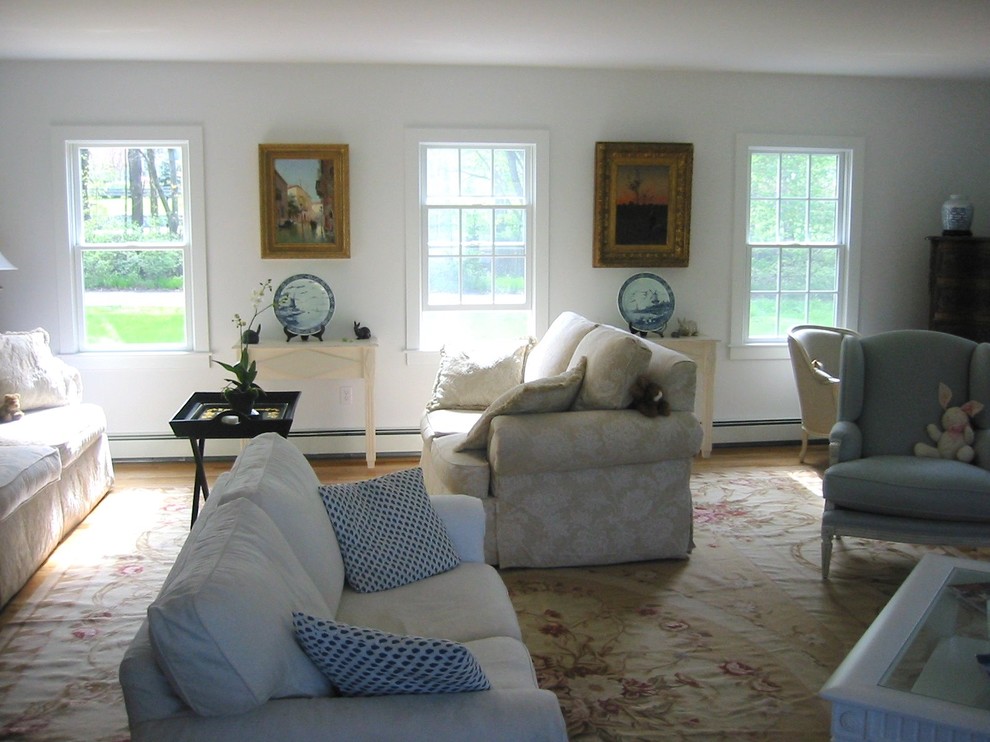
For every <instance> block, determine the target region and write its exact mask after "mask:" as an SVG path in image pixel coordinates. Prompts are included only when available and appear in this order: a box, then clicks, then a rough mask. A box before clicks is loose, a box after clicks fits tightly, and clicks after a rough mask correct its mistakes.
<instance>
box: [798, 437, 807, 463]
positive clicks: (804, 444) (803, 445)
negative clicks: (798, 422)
mask: <svg viewBox="0 0 990 742" xmlns="http://www.w3.org/2000/svg"><path fill="white" fill-rule="evenodd" d="M807 453H808V431H807V430H805V429H804V428H801V453H800V454H799V455H798V461H799V462H800V463H802V464H803V463H804V456H805V454H807Z"/></svg>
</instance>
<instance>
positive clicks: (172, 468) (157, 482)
mask: <svg viewBox="0 0 990 742" xmlns="http://www.w3.org/2000/svg"><path fill="white" fill-rule="evenodd" d="M799 450H800V448H799V447H798V446H796V445H795V446H753V447H727V448H716V449H715V450H714V451H712V455H711V457H710V458H707V459H703V458H700V457H698V458H696V459H695V460H694V470H695V471H698V472H701V471H713V470H719V469H738V468H741V467H746V466H781V465H786V466H792V465H797V464H798V451H799ZM232 463H233V462H232V460H230V459H225V460H217V461H208V462H207V464H206V477H207V480H208V481H209V483H210V485H211V486H212V485H213V482H214V481H216V478H217V477H218V476H220V474H222V473H223V472H225V471H227V470H228V469H230V466H231V464H232ZM310 463H311V464H312V466H313V469H314V470H315V471H316V476H317V477H318V478H319V480H320V481H321V482H326V483H329V482H356V481H360V480H362V479H369V478H371V477H377V476H381V475H383V474H387V473H389V472H392V471H397V470H399V469H408V468H409V467H412V466H416V465H417V464H418V463H419V459H418V458H417V457H413V456H384V457H383V456H379V457H378V460H377V462H376V466H375V468H374V469H369V468H368V467H367V465H366V464H365V462H364V458H357V457H353V458H350V457H349V458H313V459H311V460H310ZM827 463H828V449H827V447H826V446H825V444H820V445H812V446H810V447H809V448H808V455H807V456H806V457H805V465H806V466H807V467H808V468H809V469H812V470H815V471H818V472H822V471H824V469H825V466H826V464H827ZM114 471H115V472H116V475H117V484H116V486H117V487H118V488H120V487H190V488H191V487H192V481H193V474H194V472H195V465H194V464H193V462H192V460H189V461H147V462H114Z"/></svg>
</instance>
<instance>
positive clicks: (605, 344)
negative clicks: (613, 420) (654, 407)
mask: <svg viewBox="0 0 990 742" xmlns="http://www.w3.org/2000/svg"><path fill="white" fill-rule="evenodd" d="M652 356H653V354H652V352H651V351H650V349H649V348H648V347H646V345H645V344H644V343H643V342H642V341H640V340H639V339H638V338H636V337H634V336H633V335H631V334H629V333H628V332H625V331H623V330H619V329H616V328H615V327H609V326H608V325H602V326H601V327H596V328H595V329H594V330H592V331H591V332H589V333H588V334H587V335H585V336H584V337H583V338H582V339H581V342H580V343H578V345H577V347H576V348H575V349H574V355H573V356H572V358H571V362H570V364H569V366H568V368H574V367H575V366H577V365H578V363H579V362H580V361H581V358H582V357H584V358H587V359H588V369H587V371H585V374H584V383H583V384H582V385H581V391H580V392H578V396H577V400H576V401H575V402H574V409H575V410H621V409H625V408H626V407H628V406H629V404H630V403H631V402H632V391H631V390H632V385H633V382H635V381H636V379H637V378H639V376H640V375H641V374H645V373H646V370H647V368H649V365H650V360H651V358H652Z"/></svg>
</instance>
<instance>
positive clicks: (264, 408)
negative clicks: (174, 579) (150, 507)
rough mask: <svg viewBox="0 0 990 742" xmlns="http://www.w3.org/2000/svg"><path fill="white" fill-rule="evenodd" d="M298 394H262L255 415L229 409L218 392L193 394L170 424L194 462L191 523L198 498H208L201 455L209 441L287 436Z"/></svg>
mask: <svg viewBox="0 0 990 742" xmlns="http://www.w3.org/2000/svg"><path fill="white" fill-rule="evenodd" d="M299 394H300V393H299V392H265V394H264V395H263V396H262V397H261V398H259V400H258V402H256V403H255V409H254V412H255V414H252V415H244V414H241V413H239V412H235V411H234V410H232V409H230V405H228V404H227V401H226V400H225V399H224V398H223V394H221V393H220V392H196V393H194V394H193V395H192V396H191V397H189V399H187V400H186V403H185V404H184V405H182V407H181V408H179V411H178V412H176V413H175V415H173V416H172V419H171V420H169V425H171V426H172V433H174V434H175V436H176V437H177V438H188V439H189V443H190V445H191V446H192V452H193V459H194V460H195V461H196V480H195V483H194V484H193V501H192V521H191V523H190V527H191V526H192V524H193V523H195V522H196V518H197V516H198V515H199V495H200V493H201V492H202V493H203V502H206V498H208V497H209V496H210V488H209V485H208V484H207V482H206V470H205V468H204V467H203V453H204V450H205V448H206V441H207V439H208V438H254V437H255V436H256V435H261V434H262V433H278V434H279V435H281V436H282V437H283V438H285V437H287V436H288V435H289V429H290V428H291V427H292V416H293V415H294V414H295V411H296V403H297V402H298V401H299Z"/></svg>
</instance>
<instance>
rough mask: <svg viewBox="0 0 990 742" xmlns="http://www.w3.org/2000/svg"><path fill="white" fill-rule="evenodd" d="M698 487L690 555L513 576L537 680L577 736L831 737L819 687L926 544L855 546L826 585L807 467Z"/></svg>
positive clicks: (842, 548)
mask: <svg viewBox="0 0 990 742" xmlns="http://www.w3.org/2000/svg"><path fill="white" fill-rule="evenodd" d="M692 491H693V493H694V501H695V531H694V539H695V543H696V546H695V549H694V551H693V552H692V554H691V557H690V558H689V559H688V560H686V561H667V562H650V563H641V564H626V565H617V566H607V567H593V568H581V569H554V570H506V571H503V577H504V578H505V580H506V583H507V585H508V587H509V590H510V594H511V595H512V600H513V603H514V604H515V606H516V609H517V612H518V614H519V618H520V622H521V624H522V628H523V638H524V640H525V641H526V644H527V646H528V647H529V649H530V652H531V653H532V654H533V661H534V664H535V666H536V670H537V676H538V678H539V682H540V685H541V686H542V687H544V688H548V689H550V690H552V691H553V692H554V693H556V694H557V696H558V698H559V699H560V703H561V707H562V709H563V712H564V717H565V719H566V721H567V728H568V733H569V736H570V738H571V739H574V740H633V739H635V740H654V739H656V740H659V739H663V740H705V741H706V742H707V741H708V740H726V741H728V740H733V741H735V740H780V741H781V742H784V741H785V740H786V741H787V742H791V741H792V740H802V741H804V740H823V741H824V740H828V739H829V708H828V704H827V703H825V702H824V701H822V700H821V699H820V698H818V696H817V693H818V691H819V690H820V689H821V687H822V685H823V684H824V683H825V681H826V680H827V679H828V678H829V676H830V675H831V674H832V672H833V671H834V670H835V669H836V667H837V666H838V665H839V663H840V662H841V661H842V659H843V658H844V657H845V655H846V654H847V653H848V652H849V650H850V649H851V648H852V646H853V645H854V644H855V643H856V641H857V640H858V639H859V637H860V636H861V635H862V633H863V632H864V631H865V630H866V628H867V627H868V626H869V624H870V623H871V622H872V621H873V619H874V618H875V617H876V615H877V614H878V613H879V612H880V610H881V609H882V608H883V606H884V605H886V603H887V601H888V599H889V598H890V596H891V595H893V593H894V592H895V591H896V589H897V587H898V586H899V585H900V584H901V582H903V580H904V578H905V577H907V575H908V573H909V572H910V571H911V569H912V568H913V566H914V565H915V564H916V563H917V561H918V560H919V559H920V558H921V555H922V554H923V553H924V552H925V551H926V550H927V548H926V547H915V546H909V545H904V544H891V543H885V542H879V541H868V540H859V539H849V538H845V539H842V541H841V542H840V543H837V544H836V546H835V551H834V554H833V557H832V568H831V575H830V579H829V581H828V582H823V581H822V580H821V563H820V555H821V550H820V545H821V538H820V526H821V512H822V499H821V480H820V478H819V476H818V475H816V474H815V473H814V472H813V471H810V470H807V469H787V468H779V469H777V468H774V469H761V470H751V469H746V470H738V471H727V472H719V473H701V474H695V475H694V477H693V480H692ZM934 550H935V551H941V552H947V553H952V554H955V555H959V556H970V557H980V556H982V558H984V559H987V558H990V550H983V551H982V555H981V554H980V553H979V552H977V551H968V552H963V551H959V550H945V549H934Z"/></svg>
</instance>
